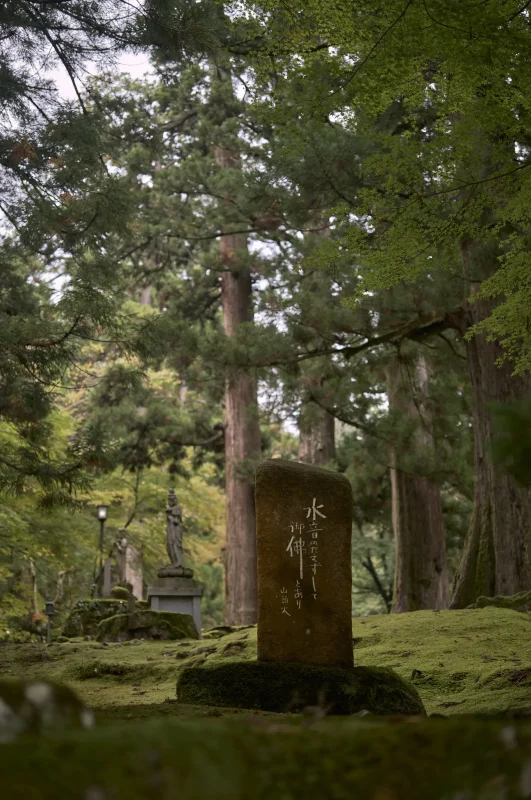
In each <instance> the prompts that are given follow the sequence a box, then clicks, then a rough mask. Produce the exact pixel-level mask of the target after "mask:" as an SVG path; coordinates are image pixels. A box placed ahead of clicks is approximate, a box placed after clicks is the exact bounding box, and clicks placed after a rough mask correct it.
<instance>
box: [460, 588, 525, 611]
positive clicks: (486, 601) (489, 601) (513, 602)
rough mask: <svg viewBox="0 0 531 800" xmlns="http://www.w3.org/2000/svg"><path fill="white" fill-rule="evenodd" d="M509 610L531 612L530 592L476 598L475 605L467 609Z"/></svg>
mask: <svg viewBox="0 0 531 800" xmlns="http://www.w3.org/2000/svg"><path fill="white" fill-rule="evenodd" d="M489 607H492V608H509V609H511V610H512V611H520V612H527V611H531V592H519V593H518V594H511V595H501V594H499V595H496V596H495V597H478V599H477V600H476V602H475V603H472V605H470V606H468V608H489Z"/></svg>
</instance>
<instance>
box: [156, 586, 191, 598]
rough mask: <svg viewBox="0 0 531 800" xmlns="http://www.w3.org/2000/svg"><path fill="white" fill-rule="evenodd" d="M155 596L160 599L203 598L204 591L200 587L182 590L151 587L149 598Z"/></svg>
mask: <svg viewBox="0 0 531 800" xmlns="http://www.w3.org/2000/svg"><path fill="white" fill-rule="evenodd" d="M154 594H156V595H158V596H159V597H162V596H165V595H167V596H179V597H193V596H195V595H197V596H198V597H202V595H203V589H201V588H200V587H199V586H191V587H183V588H181V589H174V588H172V587H171V586H150V587H149V589H148V597H152V596H153V595H154Z"/></svg>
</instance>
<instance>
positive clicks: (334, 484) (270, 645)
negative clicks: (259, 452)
mask: <svg viewBox="0 0 531 800" xmlns="http://www.w3.org/2000/svg"><path fill="white" fill-rule="evenodd" d="M255 497H256V537H257V553H258V659H259V660H260V661H286V662H298V663H303V664H314V665H317V666H328V667H343V668H348V667H352V666H353V664H354V662H353V655H352V567H351V536H352V489H351V486H350V483H349V481H348V480H347V478H345V477H344V476H342V475H338V474H337V473H335V472H330V471H329V470H325V469H320V468H319V467H312V466H308V465H306V464H299V463H296V462H292V461H283V460H281V459H270V460H268V461H264V462H263V463H262V464H260V466H259V467H258V470H257V472H256V487H255Z"/></svg>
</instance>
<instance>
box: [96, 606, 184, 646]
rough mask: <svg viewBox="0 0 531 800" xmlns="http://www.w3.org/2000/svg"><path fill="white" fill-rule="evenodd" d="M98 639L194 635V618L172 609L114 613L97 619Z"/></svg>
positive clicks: (161, 637)
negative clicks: (114, 614) (100, 620)
mask: <svg viewBox="0 0 531 800" xmlns="http://www.w3.org/2000/svg"><path fill="white" fill-rule="evenodd" d="M96 638H97V639H98V641H99V642H121V641H127V640H129V639H139V638H146V639H186V638H189V639H197V638H198V634H197V630H196V627H195V623H194V621H193V618H192V617H191V616H190V615H189V614H178V613H176V612H174V611H134V612H133V613H132V614H117V615H116V616H114V617H110V618H109V619H104V620H102V622H100V623H99V625H98V629H97V634H96Z"/></svg>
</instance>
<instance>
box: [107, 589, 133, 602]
mask: <svg viewBox="0 0 531 800" xmlns="http://www.w3.org/2000/svg"><path fill="white" fill-rule="evenodd" d="M111 597H114V599H115V600H128V599H129V592H128V591H127V589H126V588H125V586H113V587H112V589H111Z"/></svg>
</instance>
